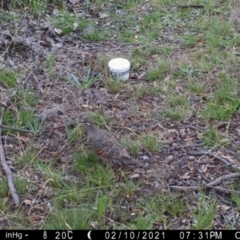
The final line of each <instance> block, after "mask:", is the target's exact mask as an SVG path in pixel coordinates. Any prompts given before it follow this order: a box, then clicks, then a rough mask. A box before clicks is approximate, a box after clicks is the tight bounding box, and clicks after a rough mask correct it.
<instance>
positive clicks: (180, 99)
mask: <svg viewBox="0 0 240 240" xmlns="http://www.w3.org/2000/svg"><path fill="white" fill-rule="evenodd" d="M167 103H168V105H169V106H170V107H177V106H187V105H188V101H187V99H186V97H185V96H182V95H172V96H170V97H168V99H167Z"/></svg>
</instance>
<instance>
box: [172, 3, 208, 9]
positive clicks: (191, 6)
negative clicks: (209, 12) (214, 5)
mask: <svg viewBox="0 0 240 240" xmlns="http://www.w3.org/2000/svg"><path fill="white" fill-rule="evenodd" d="M171 7H177V8H204V6H203V5H192V4H190V5H177V6H171Z"/></svg>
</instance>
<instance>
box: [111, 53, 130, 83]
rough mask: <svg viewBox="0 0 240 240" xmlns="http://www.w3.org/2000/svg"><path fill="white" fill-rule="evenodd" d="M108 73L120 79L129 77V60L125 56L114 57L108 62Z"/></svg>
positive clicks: (124, 79)
mask: <svg viewBox="0 0 240 240" xmlns="http://www.w3.org/2000/svg"><path fill="white" fill-rule="evenodd" d="M108 67H109V71H110V74H111V76H112V77H113V78H115V79H117V80H121V81H126V80H128V79H129V71H130V62H129V61H128V60H127V59H125V58H114V59H112V60H111V61H109V62H108Z"/></svg>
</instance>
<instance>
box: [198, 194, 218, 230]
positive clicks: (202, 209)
mask: <svg viewBox="0 0 240 240" xmlns="http://www.w3.org/2000/svg"><path fill="white" fill-rule="evenodd" d="M216 214H217V201H216V200H215V199H214V198H210V199H206V198H205V197H204V196H202V197H201V201H199V202H198V205H197V207H196V209H195V214H194V215H195V216H194V220H195V221H194V229H212V222H213V219H214V218H215V217H216Z"/></svg>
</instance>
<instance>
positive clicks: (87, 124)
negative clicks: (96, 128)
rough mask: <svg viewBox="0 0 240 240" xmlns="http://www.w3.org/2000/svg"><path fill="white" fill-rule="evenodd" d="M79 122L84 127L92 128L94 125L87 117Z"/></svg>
mask: <svg viewBox="0 0 240 240" xmlns="http://www.w3.org/2000/svg"><path fill="white" fill-rule="evenodd" d="M79 122H80V123H83V124H84V125H86V126H93V125H94V123H93V121H92V120H91V119H90V118H88V117H85V118H83V119H82V120H80V121H79Z"/></svg>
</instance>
